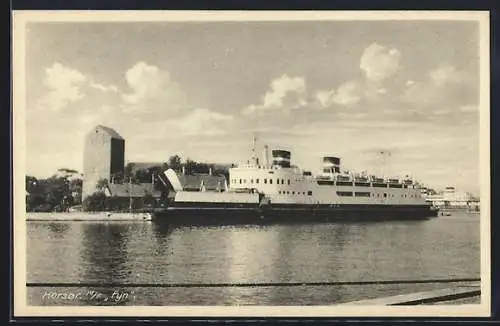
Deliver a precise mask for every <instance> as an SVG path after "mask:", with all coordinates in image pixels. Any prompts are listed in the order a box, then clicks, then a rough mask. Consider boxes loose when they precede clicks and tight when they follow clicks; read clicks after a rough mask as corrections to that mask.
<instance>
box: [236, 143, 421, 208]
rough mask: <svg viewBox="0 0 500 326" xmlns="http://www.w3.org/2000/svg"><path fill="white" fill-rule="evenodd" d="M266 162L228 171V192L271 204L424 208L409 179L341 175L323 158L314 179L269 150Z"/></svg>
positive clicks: (334, 160) (284, 154)
mask: <svg viewBox="0 0 500 326" xmlns="http://www.w3.org/2000/svg"><path fill="white" fill-rule="evenodd" d="M266 161H267V160H265V162H264V163H263V164H260V163H259V160H258V159H257V158H254V159H253V161H252V162H250V163H248V164H245V165H240V166H238V167H235V168H231V169H230V170H229V188H228V191H238V192H247V191H249V192H257V193H261V194H264V195H265V196H266V198H268V199H269V200H270V202H271V203H273V204H332V205H336V204H338V205H343V204H358V205H377V204H380V205H426V202H425V199H424V198H422V194H421V191H420V187H419V186H418V184H417V183H415V182H414V181H413V180H412V179H411V178H409V177H403V178H380V177H376V176H373V175H366V174H357V173H352V172H344V171H342V170H341V165H340V158H338V157H323V169H322V171H321V173H319V174H317V175H316V176H314V175H313V174H312V173H310V172H307V171H303V170H301V169H299V168H297V167H295V166H293V165H291V152H289V151H285V150H273V151H272V162H266Z"/></svg>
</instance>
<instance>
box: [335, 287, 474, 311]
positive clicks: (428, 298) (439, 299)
mask: <svg viewBox="0 0 500 326" xmlns="http://www.w3.org/2000/svg"><path fill="white" fill-rule="evenodd" d="M480 295H481V285H480V283H479V282H474V283H470V284H461V285H457V286H455V287H450V288H445V289H437V290H433V291H425V292H414V293H408V294H400V295H394V296H389V297H382V298H375V299H367V300H359V301H352V302H347V303H343V304H341V305H343V306H371V305H378V306H403V305H420V304H442V303H445V304H454V303H455V302H456V303H460V302H461V301H464V299H466V301H470V302H479V301H480Z"/></svg>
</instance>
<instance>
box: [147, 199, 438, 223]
mask: <svg viewBox="0 0 500 326" xmlns="http://www.w3.org/2000/svg"><path fill="white" fill-rule="evenodd" d="M154 216H155V218H156V219H157V220H161V221H163V222H166V223H169V224H174V225H238V224H247V225H251V224H255V225H261V224H297V223H329V222H337V221H385V220H425V219H430V218H433V217H436V216H437V211H434V210H432V209H430V208H429V207H428V206H424V205H353V204H350V205H300V204H273V205H272V206H267V207H258V206H256V205H253V204H239V205H238V204H236V205H228V204H224V205H219V204H214V203H189V204H184V205H183V204H180V205H173V206H170V207H169V208H168V209H166V210H164V211H162V212H156V213H155V215H154Z"/></svg>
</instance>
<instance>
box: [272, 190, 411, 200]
mask: <svg viewBox="0 0 500 326" xmlns="http://www.w3.org/2000/svg"><path fill="white" fill-rule="evenodd" d="M278 194H280V195H290V194H292V195H295V194H297V195H305V194H306V192H305V191H303V192H300V191H297V192H295V191H291V192H290V191H281V190H279V191H278ZM307 195H308V196H312V191H308V192H307ZM337 195H338V196H341V197H352V196H353V193H352V192H350V191H337ZM380 195H381V194H377V197H380ZM382 195H383V197H384V198H387V197H393V198H394V195H391V194H387V193H383V194H382ZM354 196H355V197H375V194H373V193H370V192H354ZM401 198H417V195H409V196H407V195H406V194H402V195H401Z"/></svg>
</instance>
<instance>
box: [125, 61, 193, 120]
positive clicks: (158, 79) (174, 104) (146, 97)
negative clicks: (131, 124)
mask: <svg viewBox="0 0 500 326" xmlns="http://www.w3.org/2000/svg"><path fill="white" fill-rule="evenodd" d="M125 78H126V81H127V84H128V85H129V87H130V88H131V90H132V92H131V93H128V94H122V98H123V100H124V102H125V104H126V105H127V106H126V109H128V110H150V111H152V110H158V109H160V110H168V111H178V110H180V109H182V108H184V107H185V106H186V105H187V104H186V97H185V93H184V92H183V91H182V89H181V88H180V86H179V85H178V84H177V83H176V82H174V81H172V80H171V78H170V74H169V72H168V71H165V70H162V69H160V68H159V67H157V66H154V65H149V64H147V63H145V62H142V61H141V62H138V63H136V64H135V65H134V66H133V67H132V68H130V69H128V70H127V72H126V73H125Z"/></svg>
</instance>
